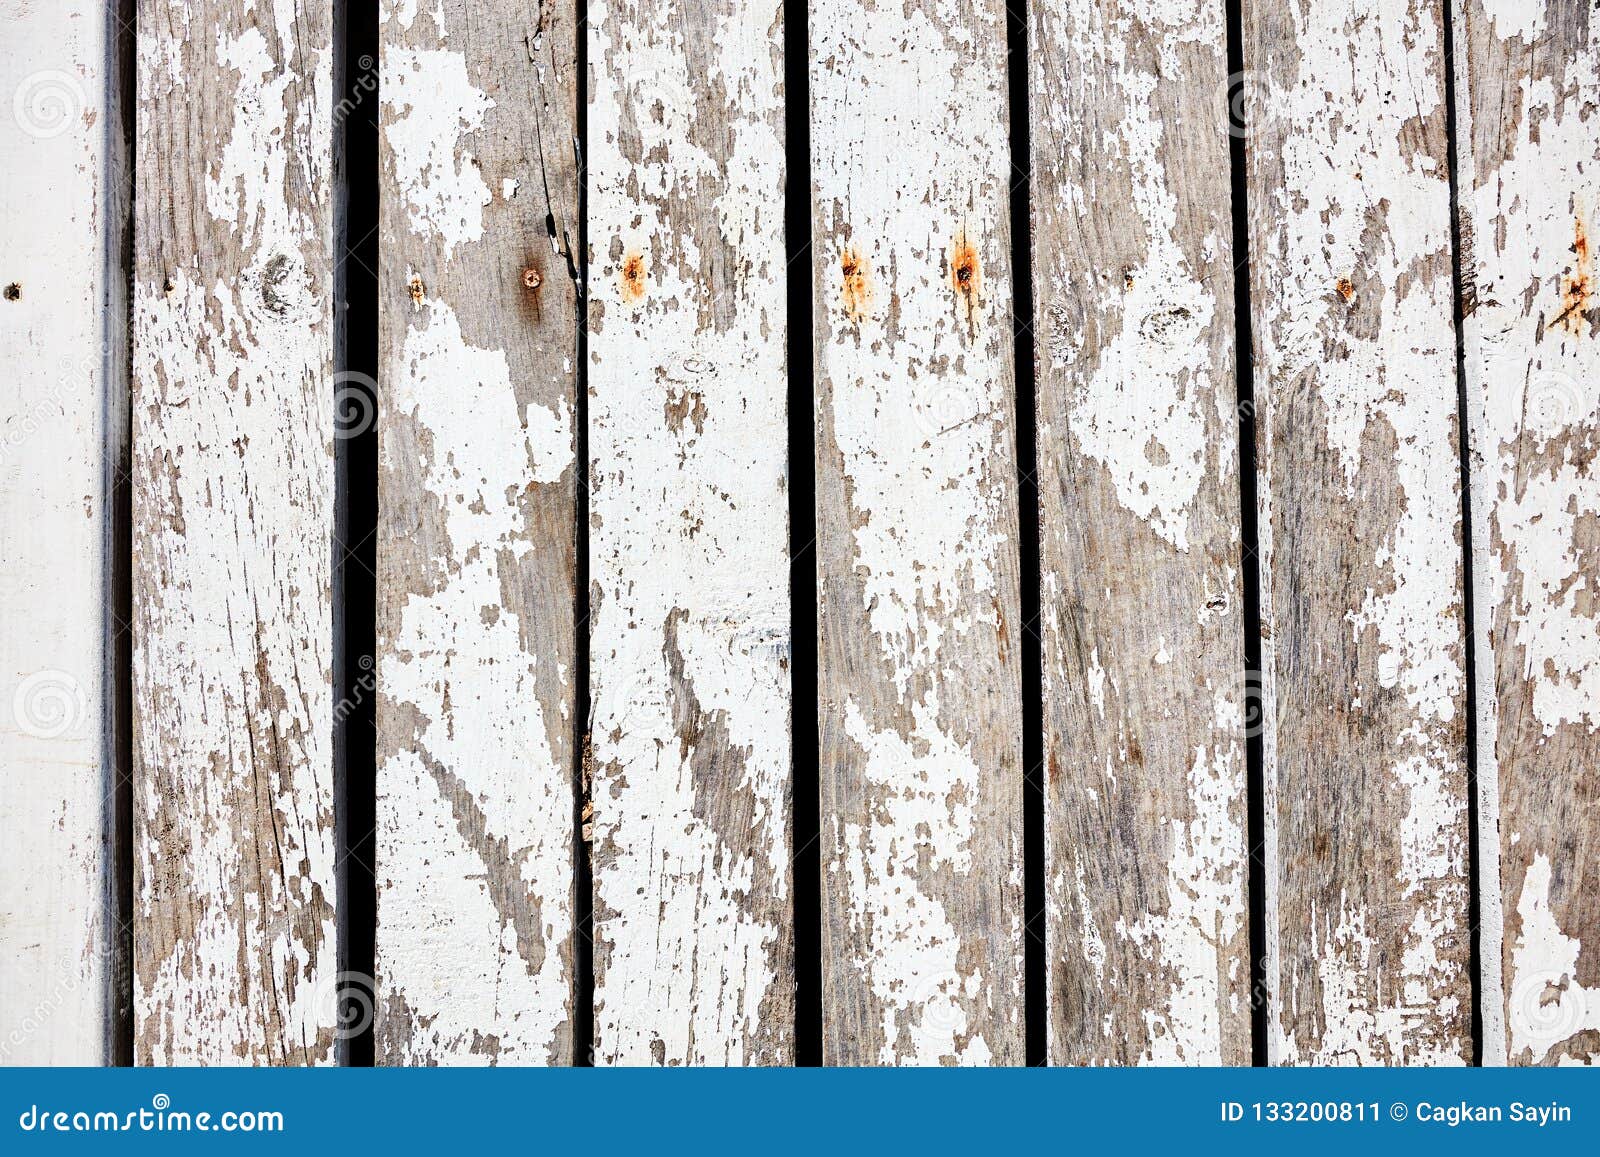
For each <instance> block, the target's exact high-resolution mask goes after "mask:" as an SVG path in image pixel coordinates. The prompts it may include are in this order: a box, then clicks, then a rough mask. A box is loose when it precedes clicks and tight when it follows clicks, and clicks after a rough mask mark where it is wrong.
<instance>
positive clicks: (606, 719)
mask: <svg viewBox="0 0 1600 1157" xmlns="http://www.w3.org/2000/svg"><path fill="white" fill-rule="evenodd" d="M781 13H782V8H781V6H780V5H779V4H778V3H777V2H776V0H755V2H748V3H747V2H740V3H734V2H733V0H716V2H715V3H712V4H703V3H700V4H687V3H680V2H678V0H643V2H640V3H625V2H624V3H614V2H612V0H603V2H601V3H597V4H595V5H593V6H591V7H590V8H589V9H588V24H589V52H588V59H589V68H590V75H591V77H592V78H593V82H592V84H591V86H590V93H591V96H590V110H589V126H588V127H589V132H588V145H589V166H588V174H587V175H588V181H589V201H588V207H589V238H590V240H589V274H588V286H589V293H590V295H591V304H590V311H589V327H590V332H591V335H592V336H591V338H590V343H589V364H588V367H587V368H588V374H589V385H588V391H589V403H590V410H589V437H590V455H591V461H590V463H589V470H590V486H591V507H590V511H591V513H590V536H591V537H590V552H589V557H590V560H591V575H592V580H591V588H592V599H593V607H592V619H591V634H590V639H591V655H592V658H591V665H590V666H591V672H590V674H591V680H592V683H591V686H592V694H593V709H592V712H591V716H590V725H591V734H592V742H593V803H594V858H593V871H594V926H595V931H594V941H595V954H594V961H595V1047H596V1061H597V1062H599V1063H605V1064H616V1063H630V1064H631V1063H652V1062H653V1063H656V1064H774V1063H786V1062H791V1061H792V1060H793V1054H794V1026H793V1021H794V960H793V932H792V919H791V913H792V899H791V877H790V871H789V862H790V850H789V849H790V840H789V803H790V791H791V787H790V746H789V736H790V731H789V727H790V711H789V702H790V700H789V670H788V660H789V602H788V566H789V564H788V544H787V521H788V519H787V510H788V503H787V499H786V497H785V493H784V490H785V482H786V451H787V437H788V432H787V425H786V422H785V409H786V403H785V398H786V394H787V384H786V373H785V355H784V348H785V334H786V317H785V300H786V288H785V286H786V276H785V258H784V235H783V197H784V166H783V101H782V84H783V41H782V15H781Z"/></svg>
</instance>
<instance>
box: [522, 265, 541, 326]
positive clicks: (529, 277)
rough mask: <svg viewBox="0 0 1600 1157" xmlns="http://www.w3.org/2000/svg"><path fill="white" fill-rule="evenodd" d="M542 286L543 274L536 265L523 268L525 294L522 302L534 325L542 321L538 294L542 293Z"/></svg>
mask: <svg viewBox="0 0 1600 1157" xmlns="http://www.w3.org/2000/svg"><path fill="white" fill-rule="evenodd" d="M543 286H544V272H543V271H542V270H541V269H540V268H539V266H538V265H536V264H530V265H527V266H524V267H523V270H522V288H523V289H524V290H525V291H526V292H525V293H524V294H523V298H522V302H523V305H524V306H525V307H526V308H527V309H528V310H529V311H530V313H531V316H532V318H533V321H534V323H535V324H537V323H538V322H539V321H541V320H542V314H543V311H542V310H541V308H540V306H541V304H542V299H541V297H540V294H541V293H542V292H543Z"/></svg>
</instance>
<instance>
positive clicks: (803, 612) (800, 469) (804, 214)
mask: <svg viewBox="0 0 1600 1157" xmlns="http://www.w3.org/2000/svg"><path fill="white" fill-rule="evenodd" d="M807 20H808V12H807V9H806V6H805V5H803V4H788V5H785V6H784V15H783V23H784V29H783V35H784V66H783V91H784V109H785V112H784V119H785V123H784V169H785V172H786V173H787V174H788V176H787V182H786V184H785V198H784V248H785V252H786V255H787V259H788V260H787V268H788V282H787V285H788V294H789V303H788V305H789V326H788V365H789V403H788V404H789V482H788V486H789V608H790V611H789V613H790V619H789V679H790V686H791V688H792V697H793V704H794V706H793V709H792V716H791V719H790V732H791V736H792V744H793V748H792V768H793V777H794V781H793V782H794V798H793V804H792V806H793V809H794V811H793V825H794V827H793V832H792V833H791V840H792V841H793V842H792V844H791V846H792V847H793V848H794V960H795V1032H794V1046H795V1064H797V1065H806V1066H816V1065H821V1064H822V847H821V842H822V841H821V836H822V811H821V809H822V803H821V789H822V785H821V779H820V775H821V771H820V767H821V765H820V755H819V743H820V741H819V736H818V730H817V729H818V725H819V723H818V711H817V567H816V559H817V555H816V541H817V510H816V496H817V470H816V429H815V426H816V403H815V395H814V393H813V389H814V385H815V366H814V364H813V361H812V356H813V351H812V339H813V334H812V326H813V324H814V320H815V319H814V315H813V313H812V311H813V309H814V308H815V303H814V302H813V299H812V294H811V289H812V285H811V282H812V278H811V75H810V57H811V53H810V28H809V27H808V24H807Z"/></svg>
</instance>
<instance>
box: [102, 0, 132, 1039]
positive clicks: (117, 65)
mask: <svg viewBox="0 0 1600 1157" xmlns="http://www.w3.org/2000/svg"><path fill="white" fill-rule="evenodd" d="M134 7H135V0H118V2H117V3H116V4H113V5H112V6H111V7H110V8H109V10H108V13H107V16H108V20H109V22H110V28H109V39H110V46H111V52H112V69H111V76H110V81H109V83H110V85H111V91H110V92H108V93H107V98H108V99H109V100H110V101H111V107H112V108H115V109H117V110H118V112H119V113H120V117H119V119H118V122H117V124H116V127H115V129H114V130H112V131H115V132H116V133H117V134H118V140H117V141H116V143H115V144H113V145H112V146H111V148H112V150H113V151H112V153H111V155H110V156H109V157H108V158H107V159H108V161H109V163H110V165H111V171H112V173H113V174H114V178H115V179H114V181H108V182H107V183H106V186H105V187H106V188H107V189H108V190H110V208H111V210H112V211H114V212H115V213H116V214H117V218H116V219H115V220H112V221H110V222H109V223H108V228H110V229H112V230H120V231H121V235H120V236H118V237H117V238H116V241H115V243H114V244H113V245H112V247H111V252H110V253H108V254H107V257H108V268H107V270H106V276H107V278H108V279H115V281H114V283H113V282H112V281H110V280H108V289H109V292H108V293H107V302H106V304H107V306H108V307H111V308H115V309H117V310H118V311H119V313H120V318H119V320H118V322H117V324H116V327H115V328H113V327H110V326H108V327H107V328H108V329H110V331H111V337H112V338H114V339H115V341H116V346H115V348H108V349H107V350H106V351H105V352H106V357H105V358H104V359H103V361H102V364H103V365H104V366H105V367H106V413H107V416H108V418H109V419H110V421H109V423H108V430H109V432H110V435H111V438H110V442H111V444H110V445H109V446H108V447H107V460H108V463H109V465H110V469H109V470H108V472H107V475H108V476H107V488H108V491H109V499H110V503H111V525H110V527H109V534H110V550H109V551H107V555H106V557H107V558H108V559H109V561H110V567H111V573H110V574H109V575H108V576H107V584H106V589H107V595H108V597H109V600H110V604H111V615H110V617H109V620H108V621H107V623H106V634H105V638H106V656H107V662H108V664H109V678H108V680H107V683H108V689H109V691H110V697H111V703H110V715H109V718H108V719H106V721H105V722H106V726H107V727H108V728H109V738H110V742H109V744H108V747H109V755H110V759H111V766H110V769H109V770H110V777H109V778H110V780H111V787H110V799H111V804H110V807H111V816H110V819H111V833H110V836H111V846H110V860H111V863H110V867H111V882H110V884H109V886H108V887H107V890H106V899H107V901H108V902H109V911H108V912H107V918H108V919H107V926H108V928H110V929H112V932H111V934H110V935H108V937H107V944H106V951H107V952H109V953H110V958H109V965H110V966H109V968H108V969H107V972H108V978H109V980H110V984H111V991H110V993H109V1000H108V1002H107V1005H106V1007H107V1008H108V1009H109V1010H110V1014H111V1023H110V1025H109V1026H108V1035H109V1038H110V1041H109V1043H110V1048H109V1050H108V1054H109V1056H108V1059H109V1060H110V1062H111V1063H112V1064H113V1065H119V1066H128V1065H132V1064H133V480H132V476H131V474H130V469H131V462H132V459H131V453H132V446H133V406H132V404H131V403H132V380H131V378H130V377H129V370H130V367H131V365H132V361H133V359H132V342H133V325H132V312H131V304H132V300H133V294H132V271H133V198H134V190H135V186H134V163H135V153H134V143H135V142H134V132H135V128H134V126H135V121H136V118H135V116H134V104H135V101H136V100H137V99H138V95H137V77H136V74H135V67H136V66H135V51H134V18H135V12H134ZM117 150H120V155H119V153H118V151H117ZM113 284H114V288H112V287H111V286H112V285H113Z"/></svg>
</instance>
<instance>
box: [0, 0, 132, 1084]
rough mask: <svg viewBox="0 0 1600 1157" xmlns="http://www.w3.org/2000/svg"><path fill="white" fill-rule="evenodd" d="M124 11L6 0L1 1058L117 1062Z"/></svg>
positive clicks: (0, 343) (91, 3) (1, 90)
mask: <svg viewBox="0 0 1600 1157" xmlns="http://www.w3.org/2000/svg"><path fill="white" fill-rule="evenodd" d="M126 43H127V38H125V36H124V33H123V30H122V28H121V21H120V19H119V14H118V11H117V5H116V4H107V3H105V2H104V0H70V2H58V3H52V4H38V3H32V2H28V0H0V44H3V51H0V94H4V95H5V96H6V97H7V99H8V101H9V103H8V105H7V106H6V108H5V110H4V114H3V115H0V168H3V169H4V172H5V179H4V182H3V183H0V218H3V219H4V220H5V222H6V229H5V233H6V241H5V257H4V263H3V267H0V283H3V284H4V286H5V290H4V293H3V297H0V364H3V365H4V366H5V367H6V368H5V372H4V373H3V374H0V543H4V544H5V546H4V549H3V551H0V607H4V610H5V617H4V621H3V623H0V833H3V837H0V839H3V842H4V854H3V855H0V1064H7V1065H11V1064H21V1065H30V1064H31V1065H45V1064H61V1065H97V1064H108V1063H111V1062H112V1061H114V1060H115V1059H116V1056H117V1048H116V1042H115V1041H114V1039H113V1034H114V1032H115V1029H116V1026H117V1021H118V1014H119V1013H120V1012H122V1011H124V1010H125V1008H126V1000H127V995H126V992H125V990H124V988H123V982H124V980H125V977H124V974H123V968H124V966H125V964H126V959H125V957H126V951H125V943H126V938H125V937H124V936H123V935H122V933H121V931H120V930H119V928H118V924H119V920H120V917H121V916H122V914H121V913H118V912H117V911H116V903H117V895H118V892H119V891H120V889H118V888H117V887H116V879H115V876H114V872H113V867H114V864H115V855H114V849H113V838H114V837H113V827H114V819H115V816H114V812H115V806H114V801H115V798H116V794H115V780H116V777H117V766H116V756H117V752H116V742H117V741H116V738H115V736H114V734H113V725H114V721H115V714H116V708H115V702H116V698H115V697H116V672H115V665H116V656H117V654H118V644H117V643H116V639H117V638H118V637H119V635H120V633H121V627H122V624H120V623H118V622H117V621H116V603H115V601H114V598H115V575H116V574H117V572H118V571H119V570H120V568H118V567H114V566H113V558H114V543H115V541H116V540H115V537H114V533H115V527H114V521H115V519H116V518H117V514H116V503H115V502H114V499H115V497H116V496H117V495H118V494H119V493H120V492H121V484H122V480H123V479H124V478H125V477H126V474H125V471H126V469H127V434H126V431H127V389H128V383H127V368H128V367H127V338H128V334H127V291H126V280H127V267H126V258H125V253H126V249H125V246H126V241H127V228H128V220H127V218H128V206H129V201H130V196H129V190H128V188H127V184H126V182H127V178H128V175H129V173H130V172H131V169H130V167H129V163H128V162H129V158H128V156H127V153H126V144H127V142H126V140H125V137H124V133H125V130H124V128H123V123H124V122H123V112H124V110H123V108H122V104H123V98H122V84H121V80H122V75H123V71H124V70H123V67H122V64H121V59H120V54H121V51H122V48H123V46H124V45H125V44H126Z"/></svg>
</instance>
